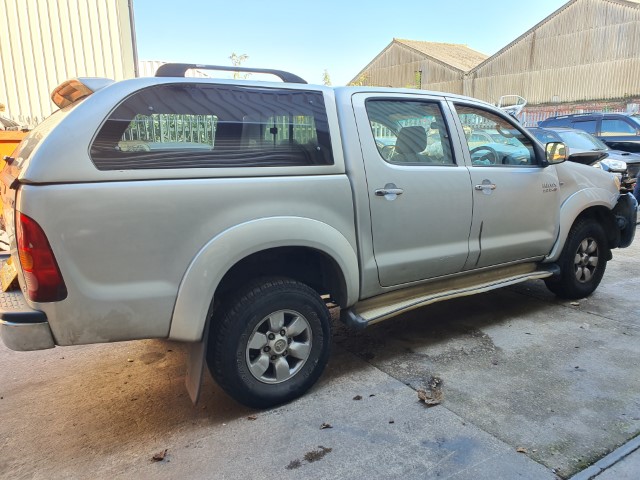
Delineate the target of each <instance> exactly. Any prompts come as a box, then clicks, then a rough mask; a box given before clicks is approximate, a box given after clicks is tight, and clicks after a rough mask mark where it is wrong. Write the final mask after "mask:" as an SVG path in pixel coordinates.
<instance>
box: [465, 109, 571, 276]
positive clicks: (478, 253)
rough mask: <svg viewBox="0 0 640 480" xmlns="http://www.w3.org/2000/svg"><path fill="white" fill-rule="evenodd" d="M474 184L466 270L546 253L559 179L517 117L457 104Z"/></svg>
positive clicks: (556, 209) (555, 215)
mask: <svg viewBox="0 0 640 480" xmlns="http://www.w3.org/2000/svg"><path fill="white" fill-rule="evenodd" d="M454 107H455V111H456V112H457V116H458V118H459V121H460V123H459V124H458V125H459V127H458V128H459V129H460V128H461V129H462V131H463V132H464V137H465V138H466V139H467V141H466V144H467V145H466V146H467V147H468V149H467V150H466V152H465V154H466V155H467V162H468V164H469V171H470V173H471V183H472V188H473V222H472V227H471V234H470V237H469V250H470V252H469V258H468V260H467V263H466V265H465V269H466V270H471V269H475V268H481V267H488V266H493V265H499V264H503V263H509V262H514V261H520V260H526V259H536V258H540V257H543V256H544V255H546V254H547V253H549V251H550V250H551V247H552V245H553V244H554V242H555V240H556V238H557V235H558V226H559V218H558V212H559V211H560V209H559V199H560V184H559V181H558V177H557V174H556V169H555V167H554V166H548V167H546V168H544V166H543V165H542V159H539V158H536V154H535V151H534V148H533V141H532V140H531V139H530V138H529V137H527V136H526V135H525V134H524V133H522V132H521V131H520V129H519V128H518V127H517V126H516V125H515V122H513V121H511V120H510V119H508V118H507V117H506V116H505V117H502V116H500V115H497V114H495V113H494V112H491V111H489V110H485V109H483V108H482V107H479V106H475V105H471V104H464V103H455V104H454Z"/></svg>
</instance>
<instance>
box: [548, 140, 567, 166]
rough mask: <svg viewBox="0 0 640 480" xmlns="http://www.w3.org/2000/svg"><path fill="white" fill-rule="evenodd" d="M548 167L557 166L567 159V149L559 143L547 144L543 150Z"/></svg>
mask: <svg viewBox="0 0 640 480" xmlns="http://www.w3.org/2000/svg"><path fill="white" fill-rule="evenodd" d="M544 150H545V153H546V160H547V164H548V165H557V164H558V163H562V162H564V161H565V160H566V159H567V147H565V145H564V143H561V142H549V143H547V145H546V146H545V148H544Z"/></svg>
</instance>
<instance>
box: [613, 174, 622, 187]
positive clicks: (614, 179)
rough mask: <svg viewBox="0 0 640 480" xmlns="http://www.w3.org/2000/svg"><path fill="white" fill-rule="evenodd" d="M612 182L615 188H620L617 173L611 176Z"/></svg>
mask: <svg viewBox="0 0 640 480" xmlns="http://www.w3.org/2000/svg"><path fill="white" fill-rule="evenodd" d="M613 183H615V185H616V190H620V177H618V176H617V175H614V176H613Z"/></svg>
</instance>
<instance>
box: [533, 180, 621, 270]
mask: <svg viewBox="0 0 640 480" xmlns="http://www.w3.org/2000/svg"><path fill="white" fill-rule="evenodd" d="M617 197H618V194H615V195H612V194H611V192H610V191H608V190H606V189H603V188H586V189H583V190H579V191H577V192H575V193H574V194H573V195H571V196H569V197H568V198H567V199H566V200H565V201H564V202H563V203H562V205H561V206H560V229H559V231H558V238H557V239H556V243H555V244H554V245H553V248H552V249H551V252H550V253H549V255H547V257H546V258H545V259H544V261H545V262H555V261H556V260H558V258H559V257H560V254H561V253H562V248H563V247H564V244H565V242H566V241H567V236H568V235H569V230H571V226H572V225H573V222H575V220H576V218H578V216H579V215H580V214H581V213H582V212H584V211H585V210H587V209H589V208H592V207H605V208H607V209H608V210H611V209H612V208H613V207H614V206H615V204H616V200H617Z"/></svg>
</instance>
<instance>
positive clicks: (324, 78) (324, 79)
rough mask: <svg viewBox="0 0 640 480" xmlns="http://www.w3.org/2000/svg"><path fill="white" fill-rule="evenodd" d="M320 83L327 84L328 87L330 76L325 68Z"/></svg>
mask: <svg viewBox="0 0 640 480" xmlns="http://www.w3.org/2000/svg"><path fill="white" fill-rule="evenodd" d="M322 84H323V85H327V86H328V87H330V86H331V77H330V76H329V71H328V70H327V69H326V68H325V69H324V72H323V73H322Z"/></svg>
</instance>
